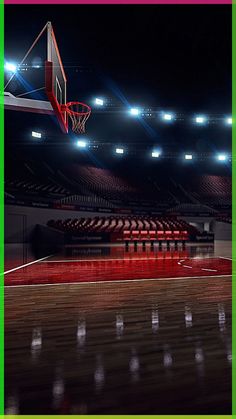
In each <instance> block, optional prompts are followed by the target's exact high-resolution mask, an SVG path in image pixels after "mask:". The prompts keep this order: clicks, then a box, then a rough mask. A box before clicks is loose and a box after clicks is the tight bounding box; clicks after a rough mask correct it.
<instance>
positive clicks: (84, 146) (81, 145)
mask: <svg viewBox="0 0 236 419" xmlns="http://www.w3.org/2000/svg"><path fill="white" fill-rule="evenodd" d="M77 146H78V147H79V148H86V146H87V143H86V141H83V140H78V141H77Z"/></svg>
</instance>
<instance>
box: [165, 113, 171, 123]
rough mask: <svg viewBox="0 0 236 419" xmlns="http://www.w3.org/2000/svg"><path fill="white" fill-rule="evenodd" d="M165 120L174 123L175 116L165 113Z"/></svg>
mask: <svg viewBox="0 0 236 419" xmlns="http://www.w3.org/2000/svg"><path fill="white" fill-rule="evenodd" d="M163 119H164V121H172V119H173V115H171V113H164V114H163Z"/></svg>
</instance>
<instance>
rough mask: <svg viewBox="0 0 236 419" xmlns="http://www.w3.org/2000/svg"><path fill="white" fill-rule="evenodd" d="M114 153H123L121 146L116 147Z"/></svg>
mask: <svg viewBox="0 0 236 419" xmlns="http://www.w3.org/2000/svg"><path fill="white" fill-rule="evenodd" d="M116 154H124V149H123V148H116Z"/></svg>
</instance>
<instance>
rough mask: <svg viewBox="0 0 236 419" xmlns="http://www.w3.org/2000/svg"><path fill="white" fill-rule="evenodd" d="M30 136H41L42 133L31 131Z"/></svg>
mask: <svg viewBox="0 0 236 419" xmlns="http://www.w3.org/2000/svg"><path fill="white" fill-rule="evenodd" d="M32 137H34V138H42V134H41V132H36V131H32Z"/></svg>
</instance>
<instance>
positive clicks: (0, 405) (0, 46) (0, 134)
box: [0, 0, 4, 415]
mask: <svg viewBox="0 0 236 419" xmlns="http://www.w3.org/2000/svg"><path fill="white" fill-rule="evenodd" d="M3 90H4V4H3V0H0V91H2V92H3ZM0 272H4V110H3V107H0ZM2 414H4V277H3V275H2V276H0V415H2Z"/></svg>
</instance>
